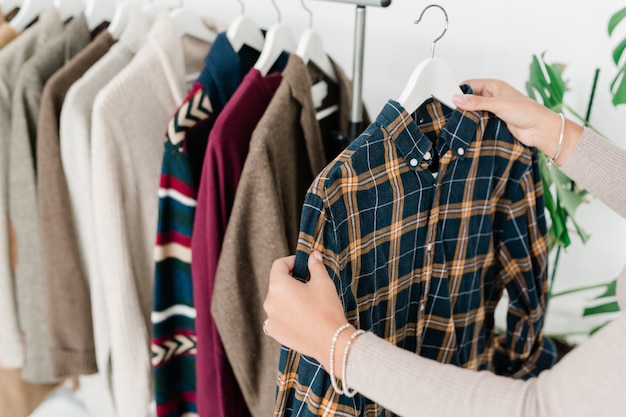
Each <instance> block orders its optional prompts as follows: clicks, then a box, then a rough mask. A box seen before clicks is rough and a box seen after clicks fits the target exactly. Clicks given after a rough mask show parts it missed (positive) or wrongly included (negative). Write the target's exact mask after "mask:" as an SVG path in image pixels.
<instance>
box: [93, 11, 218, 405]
mask: <svg viewBox="0 0 626 417" xmlns="http://www.w3.org/2000/svg"><path fill="white" fill-rule="evenodd" d="M220 27H223V26H220ZM183 41H184V42H183ZM209 47H210V45H208V44H206V43H204V42H201V41H198V40H195V39H188V38H187V37H185V38H182V40H181V37H180V35H179V34H178V33H177V31H176V28H175V27H174V24H173V23H172V21H171V18H170V17H169V15H168V14H167V13H166V12H164V13H162V14H161V15H159V16H158V17H157V19H156V21H155V22H154V24H153V25H152V28H151V29H150V32H149V33H148V36H147V40H146V44H145V46H144V47H143V48H141V50H139V52H138V53H137V55H135V57H134V58H133V60H132V61H131V62H130V63H129V64H128V65H127V66H126V67H125V68H124V69H123V70H122V71H121V72H120V73H119V74H118V75H117V76H116V77H115V78H113V79H112V80H111V81H110V82H109V83H108V84H107V85H106V86H105V87H104V88H103V89H102V90H101V91H100V93H98V95H97V97H96V99H95V102H94V105H93V114H92V128H91V141H92V147H91V169H92V171H91V174H92V175H91V179H92V185H93V188H92V193H93V196H92V197H93V210H94V212H93V214H94V226H95V233H96V244H97V251H98V259H99V262H98V264H99V265H100V273H101V276H102V284H103V286H102V288H103V292H104V298H105V305H106V311H107V314H108V320H109V329H110V340H111V363H112V382H113V395H114V401H115V405H116V408H117V414H118V415H119V416H120V417H121V416H132V417H146V416H147V415H148V413H149V407H148V404H149V402H150V399H151V390H150V387H151V364H150V334H151V322H150V313H151V311H152V282H153V277H154V257H153V252H154V243H155V241H156V230H157V218H158V188H159V176H160V173H161V172H160V171H161V161H162V158H163V143H164V140H165V132H166V130H167V123H168V121H169V120H170V118H171V116H172V115H173V114H174V112H175V111H176V108H177V107H178V106H179V104H180V103H181V102H182V100H183V99H184V97H185V95H186V93H187V86H186V77H187V75H188V74H193V73H198V72H199V71H200V70H201V69H202V67H203V65H204V56H205V55H206V53H207V52H208V51H209Z"/></svg>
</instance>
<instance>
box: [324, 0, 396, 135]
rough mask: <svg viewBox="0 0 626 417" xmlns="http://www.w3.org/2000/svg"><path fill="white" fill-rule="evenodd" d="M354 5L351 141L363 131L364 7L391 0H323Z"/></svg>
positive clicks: (387, 2)
mask: <svg viewBox="0 0 626 417" xmlns="http://www.w3.org/2000/svg"><path fill="white" fill-rule="evenodd" d="M324 1H332V2H335V3H350V4H355V5H356V13H355V25H354V59H353V65H352V108H351V110H350V122H349V127H348V129H349V131H348V135H349V138H348V139H349V140H350V142H352V141H353V140H354V139H356V138H357V136H359V135H360V134H361V132H362V131H363V58H364V56H365V53H364V52H365V17H366V12H365V10H366V9H365V8H366V7H367V6H376V7H387V6H389V5H390V4H391V0H324Z"/></svg>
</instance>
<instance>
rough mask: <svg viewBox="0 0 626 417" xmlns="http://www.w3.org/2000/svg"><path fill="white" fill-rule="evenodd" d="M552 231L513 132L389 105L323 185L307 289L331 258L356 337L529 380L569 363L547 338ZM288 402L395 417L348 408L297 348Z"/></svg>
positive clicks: (489, 122)
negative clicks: (319, 265)
mask: <svg viewBox="0 0 626 417" xmlns="http://www.w3.org/2000/svg"><path fill="white" fill-rule="evenodd" d="M463 88H464V91H465V92H471V91H470V90H469V87H467V86H464V87H463ZM416 121H417V122H416ZM418 123H419V125H418ZM433 144H434V146H433ZM437 159H438V170H436V173H435V174H433V173H431V170H430V166H431V164H432V163H433V161H435V160H437ZM546 229H547V228H546V220H545V217H544V203H543V192H542V186H541V180H540V176H539V170H538V166H537V159H536V155H535V152H534V151H533V150H532V149H530V148H528V147H525V146H524V145H522V144H521V143H520V142H518V141H517V140H516V139H515V138H514V137H513V136H512V135H511V133H510V132H509V130H508V129H507V127H506V125H505V124H504V123H503V122H502V121H501V120H499V119H497V118H496V117H495V116H494V115H493V114H490V113H487V112H483V113H473V112H465V113H461V112H459V111H457V110H451V109H448V108H447V107H445V106H443V105H442V104H441V103H439V102H438V101H436V100H432V99H431V100H428V101H427V102H426V103H424V104H423V105H422V106H421V107H420V108H419V109H418V110H417V112H416V113H415V114H414V115H410V114H408V113H407V112H406V111H405V109H403V108H402V107H401V106H400V105H399V104H398V103H396V102H394V101H389V102H388V103H387V104H386V105H385V107H384V108H383V110H382V111H381V113H380V114H379V116H378V118H377V120H376V121H375V122H374V123H373V124H371V125H370V126H369V127H368V129H367V130H366V131H365V132H364V133H363V134H362V135H361V136H360V137H359V138H357V140H355V141H354V142H353V143H352V144H351V145H350V146H349V147H348V148H347V149H346V150H345V151H344V152H343V153H342V154H341V155H340V156H339V157H337V158H336V159H335V161H334V162H333V163H331V164H329V165H328V166H327V167H326V168H325V170H324V171H323V172H322V173H321V174H320V175H319V176H318V177H317V178H316V179H315V181H314V182H313V184H312V185H311V187H310V189H309V192H308V194H307V196H306V200H305V203H304V207H303V214H302V219H301V226H300V238H299V242H298V249H297V253H296V265H295V270H294V276H295V277H298V278H300V279H304V278H305V277H306V275H307V260H308V254H309V253H310V252H311V251H312V250H314V249H316V250H319V251H320V252H322V254H323V256H324V263H325V265H326V268H327V270H328V272H329V273H330V275H331V277H332V279H333V281H334V283H335V286H336V288H337V292H338V293H339V295H340V297H341V301H342V303H343V306H344V310H345V313H346V316H347V317H348V320H349V321H350V323H352V324H353V325H354V326H356V327H357V328H360V329H364V330H367V331H371V332H373V333H375V334H376V335H378V336H380V337H382V338H384V339H385V340H387V341H389V342H391V343H393V344H394V345H396V346H399V347H401V348H403V349H406V350H409V351H411V352H415V353H417V354H419V355H421V356H424V357H427V358H431V359H434V360H437V361H439V362H443V363H449V364H454V365H458V366H461V367H464V368H469V369H473V370H477V371H478V370H490V371H493V372H495V373H497V374H501V375H508V376H511V377H513V378H528V377H531V376H535V375H537V374H539V373H540V372H541V371H542V370H544V369H547V368H550V367H551V366H552V365H553V364H554V362H555V359H556V353H555V348H554V345H553V343H552V342H551V341H550V340H549V339H548V338H546V337H544V336H543V330H542V329H543V322H544V317H545V309H546V292H547V281H546V275H547V255H548V254H547V251H548V248H547V242H546ZM504 289H506V291H507V293H508V296H509V306H508V315H507V323H506V334H505V335H502V337H496V335H495V331H494V310H495V308H496V305H497V304H498V301H499V300H500V298H501V296H502V294H503V290H504ZM415 378H420V376H419V375H415ZM348 380H349V377H348ZM277 391H278V394H277V402H276V412H277V415H281V416H282V415H284V416H310V415H325V416H329V415H340V416H357V415H367V416H379V415H384V416H389V415H392V414H391V412H390V411H388V410H385V409H384V408H382V407H381V406H379V405H377V404H375V403H373V402H372V401H370V400H368V399H367V398H365V397H363V396H361V395H357V396H355V397H354V398H352V399H349V398H347V397H345V396H340V395H338V394H337V393H336V392H335V391H334V390H333V388H332V386H331V384H330V377H329V375H328V374H327V373H326V372H325V371H324V369H322V367H321V365H320V364H319V363H317V362H316V361H314V360H313V359H311V358H308V357H306V356H303V355H300V354H299V353H297V352H295V351H292V350H289V349H287V348H285V347H283V348H282V349H281V354H280V363H279V382H278V389H277Z"/></svg>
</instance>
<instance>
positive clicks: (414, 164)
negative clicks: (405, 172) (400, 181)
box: [409, 158, 419, 167]
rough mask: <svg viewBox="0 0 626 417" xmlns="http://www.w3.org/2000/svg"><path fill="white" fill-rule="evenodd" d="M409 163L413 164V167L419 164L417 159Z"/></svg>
mask: <svg viewBox="0 0 626 417" xmlns="http://www.w3.org/2000/svg"><path fill="white" fill-rule="evenodd" d="M409 163H410V164H411V166H412V167H416V166H417V164H418V163H419V162H418V161H417V159H415V158H413V159H411V162H409Z"/></svg>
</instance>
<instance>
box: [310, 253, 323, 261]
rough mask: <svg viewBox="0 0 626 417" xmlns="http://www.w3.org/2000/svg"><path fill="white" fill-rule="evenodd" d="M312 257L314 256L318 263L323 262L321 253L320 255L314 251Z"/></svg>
mask: <svg viewBox="0 0 626 417" xmlns="http://www.w3.org/2000/svg"><path fill="white" fill-rule="evenodd" d="M312 255H313V257H314V258H315V259H317V260H318V261H322V254H321V253H319V252H318V251H316V250H314V251H313V253H312Z"/></svg>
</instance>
